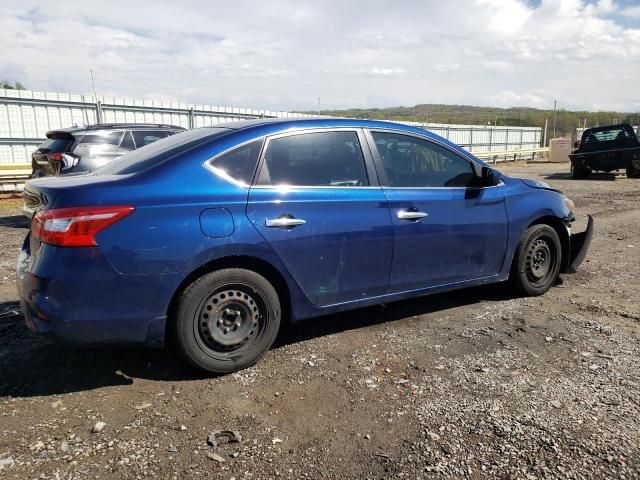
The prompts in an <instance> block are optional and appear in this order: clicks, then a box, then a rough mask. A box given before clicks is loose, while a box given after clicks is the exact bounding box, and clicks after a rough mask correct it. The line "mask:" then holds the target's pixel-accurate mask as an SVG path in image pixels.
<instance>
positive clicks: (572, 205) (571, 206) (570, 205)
mask: <svg viewBox="0 0 640 480" xmlns="http://www.w3.org/2000/svg"><path fill="white" fill-rule="evenodd" d="M564 204H565V205H566V206H567V208H568V209H569V210H570V211H571V213H574V212H575V211H576V204H575V203H573V200H571V199H570V198H567V197H564Z"/></svg>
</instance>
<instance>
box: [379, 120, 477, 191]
mask: <svg viewBox="0 0 640 480" xmlns="http://www.w3.org/2000/svg"><path fill="white" fill-rule="evenodd" d="M371 134H372V136H373V140H374V142H375V144H376V148H377V150H378V153H379V154H380V158H381V160H382V165H383V167H384V170H385V173H386V177H387V182H386V186H388V187H405V188H424V187H466V186H468V185H469V183H470V182H471V180H473V179H474V178H475V173H474V170H473V167H472V166H471V163H470V162H469V161H467V160H465V159H464V158H462V157H460V156H459V155H456V154H455V153H453V152H452V151H450V150H448V149H446V148H444V147H441V146H440V145H437V144H435V143H433V142H430V141H428V140H423V139H420V138H416V137H411V136H408V135H402V134H397V133H387V132H371Z"/></svg>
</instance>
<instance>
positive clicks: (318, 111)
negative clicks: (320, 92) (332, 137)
mask: <svg viewBox="0 0 640 480" xmlns="http://www.w3.org/2000/svg"><path fill="white" fill-rule="evenodd" d="M318 115H320V97H318Z"/></svg>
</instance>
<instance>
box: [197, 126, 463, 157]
mask: <svg viewBox="0 0 640 480" xmlns="http://www.w3.org/2000/svg"><path fill="white" fill-rule="evenodd" d="M340 127H342V128H368V129H384V130H398V131H399V132H404V133H413V134H416V135H421V136H423V137H427V138H431V139H433V140H435V141H438V142H440V143H444V144H446V145H448V146H449V147H451V148H452V149H454V150H456V151H458V152H460V153H461V154H464V155H467V156H469V155H471V156H473V154H471V153H470V152H467V151H466V150H464V149H462V148H461V147H460V146H459V145H456V144H455V143H453V142H450V141H449V140H447V139H446V138H444V137H441V136H439V135H436V134H434V133H432V132H430V131H428V130H425V129H424V128H419V127H414V126H411V125H406V124H403V123H396V122H392V121H386V120H364V119H361V118H338V117H301V118H262V119H255V120H240V121H232V122H226V123H220V124H218V125H212V126H210V127H201V128H210V129H211V130H212V132H213V131H214V130H219V129H220V128H224V129H228V130H231V131H237V132H241V131H247V132H248V131H255V132H256V134H258V135H270V134H274V133H278V132H284V131H285V130H290V129H298V128H300V129H304V128H307V129H312V128H340ZM474 158H475V157H474Z"/></svg>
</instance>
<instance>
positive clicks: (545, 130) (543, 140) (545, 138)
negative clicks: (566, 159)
mask: <svg viewBox="0 0 640 480" xmlns="http://www.w3.org/2000/svg"><path fill="white" fill-rule="evenodd" d="M548 126H549V119H548V118H545V119H544V133H543V134H542V147H543V148H544V147H546V146H547V127H548Z"/></svg>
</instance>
